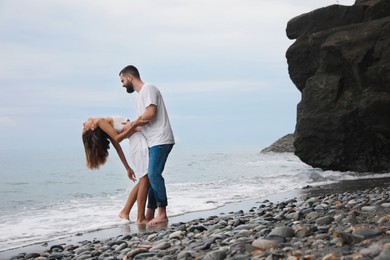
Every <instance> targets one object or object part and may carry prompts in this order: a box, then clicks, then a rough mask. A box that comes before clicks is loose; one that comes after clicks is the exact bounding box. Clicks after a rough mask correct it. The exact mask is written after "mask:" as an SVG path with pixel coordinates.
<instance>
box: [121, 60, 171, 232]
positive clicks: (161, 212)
mask: <svg viewBox="0 0 390 260" xmlns="http://www.w3.org/2000/svg"><path fill="white" fill-rule="evenodd" d="M119 78H120V80H121V82H122V85H123V87H124V88H126V90H127V92H128V93H132V92H134V91H136V92H137V93H138V95H137V113H138V115H139V118H138V120H137V121H136V122H135V123H134V124H132V125H131V126H129V127H126V128H125V130H124V136H125V137H128V136H130V135H131V133H132V132H134V131H135V128H136V127H137V126H142V128H141V132H142V134H143V135H144V136H145V138H146V141H147V143H148V146H149V166H148V178H149V182H150V188H149V190H148V206H147V210H146V218H147V219H148V220H150V221H149V222H148V224H149V225H156V224H160V223H166V222H168V216H167V212H166V207H167V205H168V199H167V193H166V189H165V181H164V178H163V176H162V173H163V170H164V167H165V163H166V161H167V158H168V155H169V153H170V152H171V150H172V147H173V145H174V144H175V139H174V136H173V132H172V128H171V124H170V122H169V118H168V113H167V110H166V108H165V104H164V100H163V97H162V95H161V93H160V91H159V90H158V89H157V88H156V87H155V86H153V85H151V84H145V83H144V82H143V81H142V80H141V77H140V74H139V71H138V69H137V68H136V67H134V66H132V65H129V66H126V67H125V68H123V69H122V70H121V72H120V73H119ZM156 208H157V216H155V217H154V213H155V209H156Z"/></svg>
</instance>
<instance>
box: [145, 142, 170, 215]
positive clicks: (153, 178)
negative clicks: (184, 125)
mask: <svg viewBox="0 0 390 260" xmlns="http://www.w3.org/2000/svg"><path fill="white" fill-rule="evenodd" d="M172 147H173V144H163V145H156V146H153V147H150V148H149V166H148V178H149V182H150V187H149V190H148V208H152V209H155V208H157V207H166V206H167V205H168V199H167V192H166V189H165V181H164V178H163V176H162V173H163V171H164V167H165V163H166V161H167V159H168V155H169V153H170V152H171V150H172Z"/></svg>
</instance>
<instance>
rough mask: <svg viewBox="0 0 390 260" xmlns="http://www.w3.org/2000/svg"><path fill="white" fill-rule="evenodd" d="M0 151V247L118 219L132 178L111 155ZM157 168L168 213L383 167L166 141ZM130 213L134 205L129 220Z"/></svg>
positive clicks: (69, 233) (358, 176)
mask: <svg viewBox="0 0 390 260" xmlns="http://www.w3.org/2000/svg"><path fill="white" fill-rule="evenodd" d="M0 155H1V156H0V175H1V179H0V252H2V251H6V250H11V249H15V248H20V247H24V246H28V245H33V244H37V243H44V242H45V241H52V240H56V239H60V238H64V237H67V236H73V235H75V234H78V233H86V232H93V231H96V230H102V229H106V228H107V229H109V228H112V227H117V226H120V225H125V224H126V223H124V222H123V221H120V219H119V218H118V213H119V211H120V210H121V209H122V206H123V205H124V203H125V201H126V199H127V196H128V194H129V192H130V190H131V189H132V188H133V187H134V185H135V184H134V183H133V182H132V181H130V180H129V179H128V178H127V175H126V171H125V170H124V168H123V166H122V165H121V163H120V161H119V159H118V157H117V156H116V155H110V156H109V160H108V162H107V163H106V164H105V165H104V166H103V167H101V168H100V169H99V170H95V171H91V170H88V169H87V168H86V166H85V158H84V154H83V152H82V151H81V152H64V151H62V152H61V153H58V152H57V153H54V152H50V151H43V152H31V151H30V152H23V151H4V150H3V151H1V153H0ZM385 175H386V176H390V175H389V174H385ZM163 176H164V178H165V183H166V188H167V194H168V207H167V213H168V216H170V217H172V216H178V215H182V214H187V213H190V212H197V211H205V210H212V209H216V208H219V207H222V206H224V205H227V204H229V203H236V202H242V201H246V200H253V199H257V198H259V199H260V198H267V196H270V195H274V194H278V193H283V192H288V191H293V190H297V189H302V188H303V187H306V186H308V185H311V186H316V185H323V184H328V183H332V182H339V181H341V180H348V179H361V178H373V177H374V178H375V176H377V177H378V178H381V177H383V176H384V175H383V174H380V175H379V174H378V175H373V174H370V173H366V174H364V173H363V174H362V173H354V172H337V171H323V170H321V169H317V168H313V167H310V166H308V165H306V164H305V163H303V162H302V161H300V159H299V158H298V157H297V156H295V155H294V154H293V153H267V154H263V153H259V152H258V151H246V152H237V151H235V152H193V151H186V152H183V151H179V150H175V148H174V149H173V150H172V152H171V154H170V157H169V158H168V162H167V164H166V167H165V170H164V174H163ZM136 213H137V209H136V207H134V208H133V209H132V211H131V214H130V219H131V220H132V221H134V220H135V219H136Z"/></svg>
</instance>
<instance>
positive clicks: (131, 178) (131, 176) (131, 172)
mask: <svg viewBox="0 0 390 260" xmlns="http://www.w3.org/2000/svg"><path fill="white" fill-rule="evenodd" d="M127 176H128V177H129V179H130V180H132V181H133V182H136V181H137V179H136V176H135V173H134V171H133V169H131V168H129V169H127Z"/></svg>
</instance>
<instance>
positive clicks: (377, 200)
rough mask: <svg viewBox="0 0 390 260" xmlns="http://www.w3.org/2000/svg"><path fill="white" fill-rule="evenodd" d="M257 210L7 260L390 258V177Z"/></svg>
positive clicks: (53, 246) (306, 193) (261, 204)
mask: <svg viewBox="0 0 390 260" xmlns="http://www.w3.org/2000/svg"><path fill="white" fill-rule="evenodd" d="M251 203H253V205H251V206H250V205H249V204H248V203H239V204H237V205H235V209H234V210H233V211H229V212H220V213H218V214H215V215H209V216H207V217H200V218H195V219H192V220H186V219H185V218H183V217H182V218H180V217H179V218H175V219H174V220H173V221H172V220H171V222H170V223H169V225H167V226H166V227H156V228H145V230H143V231H142V232H140V230H138V231H137V232H133V233H131V232H128V233H127V234H119V235H115V236H111V237H102V236H103V233H102V232H100V233H97V234H95V237H94V238H91V239H84V240H80V241H78V242H72V243H64V242H60V241H58V243H56V241H53V242H52V243H50V245H47V246H46V248H45V250H41V251H37V250H36V251H31V248H30V250H26V252H24V251H23V248H21V249H18V250H17V251H12V252H8V253H7V254H3V255H2V256H1V255H0V257H2V258H1V259H36V260H46V259H77V260H81V259H207V260H209V259H210V260H211V259H265V260H270V259H291V260H293V259H297V260H298V259H308V260H309V259H324V260H327V259H375V260H385V259H390V178H376V179H360V180H351V181H342V182H339V183H335V184H330V185H325V186H321V187H310V186H308V187H305V189H303V190H302V191H300V192H299V193H296V194H295V196H294V197H291V198H284V199H283V200H279V201H271V200H268V199H264V200H261V201H256V202H251ZM240 207H243V208H240ZM207 213H208V212H204V214H207ZM209 213H212V212H209ZM187 218H188V216H187ZM180 220H185V221H180ZM141 230H142V228H141ZM12 253H13V254H12Z"/></svg>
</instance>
